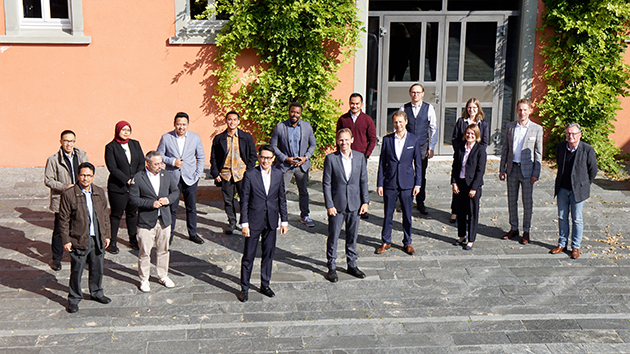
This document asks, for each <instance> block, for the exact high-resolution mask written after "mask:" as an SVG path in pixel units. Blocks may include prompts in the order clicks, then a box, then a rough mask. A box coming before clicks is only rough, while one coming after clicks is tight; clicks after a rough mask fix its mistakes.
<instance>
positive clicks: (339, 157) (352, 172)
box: [322, 128, 370, 283]
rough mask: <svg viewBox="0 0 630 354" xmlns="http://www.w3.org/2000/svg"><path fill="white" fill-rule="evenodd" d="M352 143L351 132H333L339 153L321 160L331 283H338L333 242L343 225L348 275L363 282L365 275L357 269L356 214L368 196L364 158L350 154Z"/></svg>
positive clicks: (363, 209)
mask: <svg viewBox="0 0 630 354" xmlns="http://www.w3.org/2000/svg"><path fill="white" fill-rule="evenodd" d="M353 141H354V139H353V137H352V131H351V130H350V129H348V128H341V129H340V130H339V131H338V132H337V146H339V151H337V152H334V153H332V154H329V155H327V156H326V159H325V160H324V176H323V178H322V187H323V189H324V202H325V204H326V211H327V213H328V241H327V242H326V258H327V259H328V275H327V279H328V280H330V281H331V282H333V283H334V282H336V281H337V280H339V278H338V276H337V270H336V269H337V266H336V260H337V241H338V239H339V233H340V232H341V227H342V226H343V223H344V221H345V223H346V257H347V258H348V274H350V275H353V276H355V277H357V278H365V273H363V272H362V271H361V270H359V268H358V267H357V257H358V256H357V236H358V234H359V220H360V217H359V214H364V213H367V211H368V203H369V202H370V196H369V194H368V176H367V166H366V161H365V156H364V155H363V154H362V153H360V152H358V151H352V149H351V148H350V147H351V145H352V142H353Z"/></svg>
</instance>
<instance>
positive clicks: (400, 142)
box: [394, 130, 407, 160]
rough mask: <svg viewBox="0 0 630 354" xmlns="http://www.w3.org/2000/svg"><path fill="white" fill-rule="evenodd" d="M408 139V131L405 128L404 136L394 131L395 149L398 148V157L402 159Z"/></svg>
mask: <svg viewBox="0 0 630 354" xmlns="http://www.w3.org/2000/svg"><path fill="white" fill-rule="evenodd" d="M406 141H407V131H406V130H405V135H403V137H402V138H400V137H398V134H396V133H394V150H396V158H397V159H398V160H400V157H401V156H402V153H403V149H404V148H405V142H406Z"/></svg>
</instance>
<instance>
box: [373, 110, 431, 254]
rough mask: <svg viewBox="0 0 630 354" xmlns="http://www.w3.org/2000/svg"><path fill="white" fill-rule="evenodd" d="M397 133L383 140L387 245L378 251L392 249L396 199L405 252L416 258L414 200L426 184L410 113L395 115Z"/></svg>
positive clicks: (379, 186) (379, 187)
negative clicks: (412, 225)
mask: <svg viewBox="0 0 630 354" xmlns="http://www.w3.org/2000/svg"><path fill="white" fill-rule="evenodd" d="M392 121H393V123H394V130H395V132H394V133H392V134H389V135H386V136H384V137H383V145H382V146H381V156H380V160H379V163H378V175H377V180H376V193H378V195H379V196H382V197H383V204H384V207H385V217H384V218H383V231H382V232H381V238H382V240H383V243H382V244H381V246H380V247H379V248H378V249H377V250H376V253H377V254H380V253H383V252H385V251H386V250H387V249H388V248H390V247H391V246H392V223H393V218H394V208H395V207H396V199H398V198H400V204H401V206H402V212H403V234H404V239H403V245H404V246H403V251H405V253H407V254H409V255H414V254H415V253H416V251H415V250H414V249H413V247H412V246H411V205H412V202H413V197H414V196H416V195H418V193H419V192H420V185H421V184H422V173H421V172H422V159H423V155H422V153H421V149H420V140H419V139H418V137H417V136H416V135H414V134H412V133H410V132H408V131H407V129H406V126H407V114H406V113H405V112H403V111H396V112H394V114H393V115H392Z"/></svg>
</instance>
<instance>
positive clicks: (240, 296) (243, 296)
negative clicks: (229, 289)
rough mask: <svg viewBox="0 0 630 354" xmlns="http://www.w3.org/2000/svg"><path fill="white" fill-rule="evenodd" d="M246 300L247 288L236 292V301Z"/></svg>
mask: <svg viewBox="0 0 630 354" xmlns="http://www.w3.org/2000/svg"><path fill="white" fill-rule="evenodd" d="M247 300H249V295H248V293H247V290H241V292H240V293H238V301H240V302H247Z"/></svg>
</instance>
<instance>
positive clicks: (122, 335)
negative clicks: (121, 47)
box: [0, 159, 630, 354]
mask: <svg viewBox="0 0 630 354" xmlns="http://www.w3.org/2000/svg"><path fill="white" fill-rule="evenodd" d="M450 165H451V162H449V161H447V160H439V159H434V160H432V161H431V162H430V164H429V169H428V190H427V195H428V196H427V198H428V199H427V200H428V203H427V206H428V208H429V211H430V214H429V215H428V216H421V215H420V214H419V213H418V212H417V211H415V210H414V224H413V230H414V235H413V237H414V242H413V245H414V247H415V249H416V252H417V253H416V255H415V256H413V257H412V256H408V255H406V254H405V253H403V252H402V250H401V247H402V244H401V240H402V232H401V231H400V229H401V222H400V214H396V216H395V217H396V219H395V223H394V228H395V231H394V235H393V240H394V246H393V247H392V249H390V250H388V251H387V252H386V253H384V254H382V255H376V254H375V253H374V251H375V249H376V248H377V247H378V245H379V244H380V230H381V223H382V217H383V210H382V208H383V206H382V199H381V198H379V197H378V196H377V195H376V193H375V191H374V190H375V182H374V181H375V178H374V176H375V171H376V161H371V162H370V166H369V167H370V174H371V181H370V189H371V192H370V196H371V198H372V205H371V206H370V217H369V219H368V220H362V221H361V226H360V230H359V233H360V236H359V240H358V253H359V261H358V265H359V267H360V268H361V269H362V270H364V271H365V272H366V273H367V278H365V279H362V280H359V279H356V278H353V277H351V276H349V275H348V274H346V273H345V272H343V271H341V272H340V273H339V276H340V282H338V283H335V284H332V283H330V282H328V281H326V280H325V279H324V274H325V273H326V259H325V243H326V230H327V220H326V216H325V208H324V204H323V196H322V191H321V172H318V171H315V172H312V173H311V181H310V183H309V188H310V196H311V204H310V205H311V216H312V218H313V220H314V221H315V227H314V228H311V229H305V228H303V227H302V226H301V225H300V224H299V212H298V203H297V199H298V198H297V194H296V193H297V189H296V188H295V185H293V186H291V187H290V190H289V193H288V196H287V197H288V200H289V211H290V216H289V223H290V230H289V233H288V234H287V235H285V236H281V237H279V238H278V248H277V252H276V257H275V262H274V272H273V279H272V283H271V287H272V288H273V289H274V291H275V292H276V294H277V295H276V297H274V298H267V297H264V296H262V295H261V294H260V293H258V292H257V290H258V286H259V284H260V283H259V274H260V273H259V272H260V260H259V258H257V262H256V263H255V266H254V274H253V276H252V281H253V284H252V285H253V289H252V291H250V300H249V302H247V303H244V304H243V303H240V302H238V300H237V298H236V295H235V294H236V292H237V291H238V290H239V285H238V279H239V270H240V256H241V253H240V252H241V250H242V247H243V243H242V236H241V235H240V234H239V233H238V232H237V233H236V234H235V235H231V236H228V235H225V234H223V232H222V229H223V228H224V227H225V226H226V224H225V223H226V221H227V220H226V216H225V213H224V212H223V210H222V200H221V194H220V191H219V190H218V189H217V188H215V187H214V186H213V185H212V183H211V181H210V180H209V179H206V180H203V181H201V184H200V188H199V198H198V203H199V205H198V214H199V217H198V221H199V229H200V234H201V236H202V237H203V238H204V239H205V241H206V243H205V244H203V245H196V244H194V243H192V242H190V241H188V240H187V239H186V238H185V237H184V235H183V232H185V222H184V221H183V219H184V215H183V208H180V212H182V213H181V214H180V215H179V220H178V223H177V231H178V232H179V234H178V235H179V237H177V238H176V239H175V241H174V243H173V246H172V248H171V264H170V265H171V268H170V276H171V278H172V279H173V281H174V282H175V283H176V287H175V288H174V289H166V288H164V287H163V286H161V285H159V284H158V283H157V279H156V278H155V269H154V268H152V274H153V277H152V278H151V281H152V283H151V286H152V287H151V292H150V293H141V292H140V291H139V290H138V285H139V284H138V276H137V252H136V251H131V250H130V249H129V248H128V247H127V246H128V243H127V242H126V240H127V235H126V230H125V229H122V230H121V232H120V236H119V237H120V239H121V240H122V241H121V242H120V248H121V252H120V253H119V254H118V255H109V254H108V255H107V256H106V261H105V262H106V264H105V276H104V280H103V283H104V285H103V286H104V289H105V294H106V295H107V296H109V297H111V298H112V300H113V301H112V303H111V304H109V305H101V304H99V303H96V302H94V301H90V300H89V299H85V300H84V301H82V302H81V303H80V304H79V306H80V311H79V312H78V313H76V314H68V313H67V312H66V311H65V306H66V304H67V302H66V296H67V286H68V278H69V268H70V264H69V258H68V256H67V255H66V257H64V261H63V269H62V270H61V271H60V272H54V271H52V270H51V269H50V268H49V266H48V262H49V260H50V238H51V237H50V235H51V232H52V226H53V214H52V213H51V212H49V211H48V209H47V205H48V190H47V188H46V187H45V186H44V185H43V182H42V180H43V169H42V168H4V169H0V182H1V183H0V246H1V247H0V303H1V306H0V353H64V354H69V353H198V352H201V353H289V352H306V353H431V354H441V353H629V352H630V344H629V343H630V321H629V320H630V308H629V304H628V300H629V299H630V284H629V283H628V280H629V277H630V272H629V271H630V248H628V246H626V243H625V242H626V239H630V221H629V216H630V215H629V214H628V212H629V211H630V205H629V204H628V201H629V198H628V197H629V193H630V192H629V191H628V189H629V188H628V187H629V186H628V185H627V184H624V183H621V182H614V181H609V180H606V179H605V178H604V177H603V176H601V175H600V176H598V178H597V179H596V181H595V183H594V185H593V187H592V196H591V198H590V199H589V200H588V201H587V202H586V205H585V207H584V218H585V227H584V240H583V242H582V251H583V253H582V255H581V257H580V258H579V259H577V260H572V259H571V258H569V255H568V254H567V253H565V254H559V255H551V254H549V253H548V252H549V250H550V249H551V248H553V247H554V246H555V245H556V242H557V220H556V206H555V200H554V198H553V180H554V176H555V172H554V171H553V170H552V169H550V168H548V167H544V168H543V173H542V176H541V180H540V181H539V182H537V183H536V186H535V188H534V220H533V229H532V232H531V235H532V241H533V242H532V243H531V244H530V245H526V246H524V245H521V244H519V243H518V242H517V241H516V240H508V241H505V240H502V239H501V235H502V234H503V233H504V232H505V231H507V230H508V228H509V225H508V219H507V198H506V188H505V183H504V182H500V181H499V179H498V173H497V172H498V171H497V167H498V162H497V161H496V160H493V161H490V162H489V164H488V168H487V173H486V178H485V185H484V189H483V196H482V199H481V205H482V213H481V217H480V228H479V236H478V240H477V242H476V243H475V246H474V249H473V250H472V251H464V250H462V249H461V248H459V247H455V246H452V244H451V243H452V242H453V241H454V240H455V238H456V228H455V226H454V224H450V223H449V222H448V217H449V213H450V211H449V210H448V209H449V206H450V201H451V191H450V185H449V173H450ZM106 178H107V172H106V169H105V168H103V167H100V168H97V173H96V182H95V183H96V184H97V185H100V186H105V181H106ZM340 242H341V243H340V245H341V246H342V247H340V251H339V253H340V256H341V255H343V240H341V241H340ZM629 245H630V243H629ZM154 256H155V255H154ZM153 259H155V258H153ZM338 264H339V268H340V269H345V261H344V260H343V259H340V260H339V261H338ZM83 288H84V289H86V288H87V274H85V275H84V279H83Z"/></svg>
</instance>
